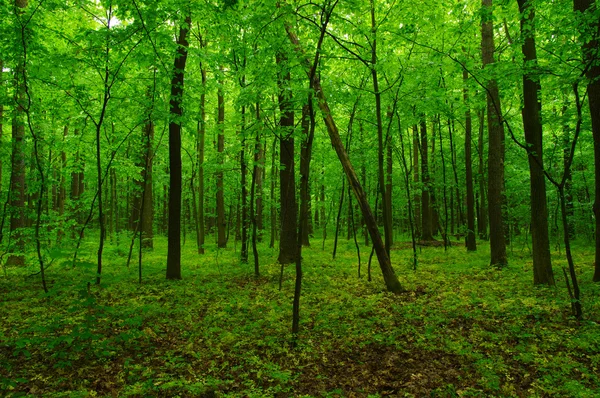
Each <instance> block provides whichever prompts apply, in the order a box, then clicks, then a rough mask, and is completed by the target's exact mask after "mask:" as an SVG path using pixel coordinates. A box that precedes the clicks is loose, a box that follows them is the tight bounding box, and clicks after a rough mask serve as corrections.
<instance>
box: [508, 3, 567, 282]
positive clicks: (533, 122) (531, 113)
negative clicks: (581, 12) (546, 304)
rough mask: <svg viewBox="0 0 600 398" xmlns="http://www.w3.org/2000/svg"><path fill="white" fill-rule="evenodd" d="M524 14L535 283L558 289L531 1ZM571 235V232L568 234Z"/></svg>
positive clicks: (524, 5) (525, 114)
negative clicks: (549, 235) (549, 234)
mask: <svg viewBox="0 0 600 398" xmlns="http://www.w3.org/2000/svg"><path fill="white" fill-rule="evenodd" d="M517 2H518V4H519V12H520V13H521V35H522V36H523V39H524V42H523V46H522V51H523V57H524V61H525V63H526V64H525V66H524V68H525V70H524V74H523V111H522V115H523V127H524V129H525V140H526V141H527V146H528V150H527V153H528V156H527V159H528V161H529V175H530V194H531V238H532V246H533V283H534V284H536V285H537V284H544V285H551V286H554V285H555V282H554V273H553V272H552V262H551V258H550V240H549V237H548V208H547V205H546V203H547V200H546V177H545V176H544V157H543V144H542V139H543V138H542V120H541V115H540V111H541V107H542V106H541V103H540V100H539V97H538V92H540V91H541V89H542V87H541V84H540V81H539V78H537V77H536V76H537V73H538V72H537V70H536V69H537V54H536V47H535V25H534V23H535V22H534V18H535V9H534V7H533V5H532V3H531V1H530V0H517ZM565 232H566V233H568V231H565Z"/></svg>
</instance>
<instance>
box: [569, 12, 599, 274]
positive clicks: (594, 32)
mask: <svg viewBox="0 0 600 398" xmlns="http://www.w3.org/2000/svg"><path fill="white" fill-rule="evenodd" d="M573 5H574V8H575V11H577V12H580V13H585V14H591V13H594V12H596V2H595V1H594V0H573ZM588 20H589V22H588V25H587V26H585V25H584V26H582V29H581V30H582V31H584V32H586V33H587V35H588V36H587V37H585V36H584V37H583V45H582V50H583V59H584V61H585V63H586V64H588V63H590V62H592V61H593V60H595V63H594V64H592V65H591V66H590V68H589V69H588V71H587V74H586V77H587V78H588V80H589V81H588V85H587V94H588V104H589V107H590V117H591V119H592V137H593V139H594V176H595V182H596V188H595V200H594V206H593V210H594V215H595V216H596V217H595V218H596V256H595V270H594V279H593V280H594V282H600V64H598V45H599V43H598V42H599V37H600V21H598V18H595V19H588Z"/></svg>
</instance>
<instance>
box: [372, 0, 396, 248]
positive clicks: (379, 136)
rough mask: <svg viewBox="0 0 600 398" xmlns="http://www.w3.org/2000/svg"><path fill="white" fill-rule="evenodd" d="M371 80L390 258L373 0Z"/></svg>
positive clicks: (385, 229)
mask: <svg viewBox="0 0 600 398" xmlns="http://www.w3.org/2000/svg"><path fill="white" fill-rule="evenodd" d="M371 35H372V38H373V41H372V42H371V78H372V80H373V93H374V94H375V113H376V115H375V116H376V120H377V147H378V149H377V169H378V176H379V178H378V179H379V192H380V195H381V204H382V206H381V207H382V210H383V231H384V235H385V250H386V252H387V255H388V257H389V256H390V247H391V244H392V226H391V214H389V210H390V208H391V206H388V203H387V198H388V197H387V195H386V192H385V188H386V184H385V169H384V162H383V157H384V143H383V121H382V119H381V92H380V91H379V82H378V79H377V78H378V75H377V36H376V35H377V24H376V22H375V0H371Z"/></svg>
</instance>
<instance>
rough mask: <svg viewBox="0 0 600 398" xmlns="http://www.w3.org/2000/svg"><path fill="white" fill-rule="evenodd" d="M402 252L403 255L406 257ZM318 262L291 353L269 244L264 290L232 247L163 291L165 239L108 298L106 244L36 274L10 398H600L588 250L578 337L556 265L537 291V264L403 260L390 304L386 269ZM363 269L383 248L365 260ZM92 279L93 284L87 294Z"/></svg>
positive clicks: (17, 280) (117, 255) (10, 293)
mask: <svg viewBox="0 0 600 398" xmlns="http://www.w3.org/2000/svg"><path fill="white" fill-rule="evenodd" d="M402 246H403V245H402V244H401V245H399V247H402ZM330 247H331V242H329V241H328V242H326V248H327V252H324V251H322V250H321V244H320V242H318V243H317V242H316V241H315V242H314V247H312V248H308V249H305V250H304V261H303V266H304V284H303V294H302V300H301V324H300V329H301V331H300V336H299V344H298V346H297V347H296V348H291V347H290V341H291V336H290V335H289V331H290V326H291V306H292V296H293V283H294V279H293V278H294V274H293V272H294V269H293V267H292V266H290V267H287V268H286V269H285V273H284V279H283V286H282V290H281V291H280V290H279V266H278V265H277V264H275V258H276V252H275V251H273V250H272V249H268V248H267V247H266V246H262V247H261V250H260V253H261V265H262V266H261V272H262V276H261V277H260V278H255V277H254V276H253V266H252V265H250V264H248V265H245V264H239V261H238V258H239V253H236V252H235V251H234V249H233V248H231V249H225V250H219V251H217V249H216V247H211V246H210V245H209V247H208V248H207V249H208V250H207V253H208V254H206V255H204V256H202V257H201V256H198V255H196V254H195V253H194V250H193V247H192V244H191V243H189V242H188V245H187V246H186V247H185V248H184V252H183V257H182V258H183V261H182V263H183V266H182V269H183V280H182V281H177V282H173V281H166V280H165V278H164V268H165V261H166V260H165V257H166V240H163V239H160V238H159V239H157V240H156V248H155V250H154V251H153V252H148V253H145V257H144V280H143V283H142V284H141V285H139V284H138V283H137V268H136V267H137V263H136V262H135V261H134V262H132V265H131V268H129V269H128V268H126V266H125V264H126V253H124V249H120V248H117V247H115V246H110V247H109V248H108V250H107V252H106V253H107V255H106V257H105V262H106V264H105V268H104V269H105V273H104V275H103V282H102V285H101V286H100V287H97V286H95V285H94V284H93V280H94V277H95V274H94V273H95V265H94V264H93V263H92V261H91V260H92V258H93V255H94V253H95V248H94V247H93V246H89V247H85V248H84V249H85V253H89V258H88V259H84V261H82V262H81V263H80V264H79V265H78V266H77V267H76V268H75V269H72V268H71V266H70V264H69V263H68V261H67V260H65V262H62V263H61V262H60V261H56V262H55V263H53V264H52V266H51V267H50V268H49V269H48V275H47V278H48V280H49V284H50V293H48V294H44V293H43V291H42V290H41V286H40V284H39V280H38V279H39V276H31V274H33V273H35V272H36V265H35V264H33V265H32V266H31V267H28V268H26V269H14V268H8V269H5V270H4V271H5V272H4V275H3V276H2V277H1V278H0V297H1V301H0V303H1V304H0V314H1V316H2V321H1V322H0V395H5V396H14V397H16V396H27V395H30V396H44V397H88V396H122V397H143V396H165V397H175V396H181V397H213V396H217V397H221V396H222V397H241V396H249V397H273V396H279V397H286V396H317V397H320V396H322V397H337V396H347V397H353V396H355V397H379V396H400V397H402V396H415V397H423V396H432V397H455V396H464V397H468V396H507V397H511V396H540V397H542V396H556V397H566V396H569V397H595V396H600V285H598V284H595V285H594V284H593V283H592V282H590V281H591V276H592V272H593V268H592V257H593V251H592V249H591V248H586V247H576V248H575V250H574V254H575V256H576V257H575V261H576V265H577V267H578V269H577V270H578V276H579V277H580V281H581V289H582V297H583V308H584V320H583V321H582V322H581V323H580V324H577V323H576V321H575V320H574V319H573V318H572V316H571V314H570V302H569V298H568V294H567V291H566V286H565V281H564V278H563V275H562V270H561V268H560V267H561V266H564V265H565V262H564V261H563V260H562V258H563V257H562V256H561V255H560V254H559V253H558V252H555V253H554V269H555V274H556V276H557V283H558V286H557V288H547V287H533V286H532V280H533V277H532V269H531V268H532V265H531V259H530V254H529V252H528V249H527V248H526V247H525V246H522V245H519V244H515V246H514V248H513V249H514V250H513V251H512V254H511V257H510V266H509V267H508V268H506V269H503V270H496V269H492V268H490V267H489V266H488V262H489V248H488V247H486V246H481V245H480V248H479V251H478V252H477V253H469V254H467V253H466V251H465V249H464V247H458V246H455V247H452V248H450V249H449V250H448V252H445V251H444V249H443V248H436V247H429V248H424V249H422V251H421V253H420V257H419V267H418V269H417V270H416V271H413V270H411V265H410V255H411V253H410V251H409V250H407V249H400V248H399V249H397V250H394V251H393V253H392V260H393V265H394V267H395V270H396V272H397V273H398V275H399V277H400V280H401V282H402V283H403V285H404V287H405V288H406V289H407V292H406V293H404V294H401V295H392V294H389V293H387V292H385V289H384V285H383V282H382V280H381V277H380V275H379V269H378V266H377V264H376V262H374V263H373V270H372V275H373V280H372V281H371V282H368V281H367V278H366V275H367V269H366V264H363V269H362V277H361V278H360V279H359V278H358V277H357V260H356V254H355V252H354V248H353V243H351V242H346V241H345V240H344V241H342V244H341V247H340V248H338V256H337V258H336V259H335V260H331V255H330ZM362 253H363V262H364V263H366V259H367V258H368V249H366V248H364V247H363V248H362ZM88 281H90V282H92V284H91V285H89V286H88Z"/></svg>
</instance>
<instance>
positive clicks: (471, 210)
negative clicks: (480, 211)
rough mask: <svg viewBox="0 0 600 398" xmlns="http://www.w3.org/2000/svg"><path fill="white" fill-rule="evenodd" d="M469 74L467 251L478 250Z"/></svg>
mask: <svg viewBox="0 0 600 398" xmlns="http://www.w3.org/2000/svg"><path fill="white" fill-rule="evenodd" d="M468 78H469V73H468V72H467V71H466V70H463V80H464V81H465V87H464V88H463V98H464V101H465V105H466V107H467V109H466V110H465V170H466V173H465V179H466V185H467V239H466V242H467V251H475V250H477V241H476V239H475V193H474V191H473V165H472V159H471V132H472V121H471V108H470V107H469V92H468V88H467V85H466V83H467V80H468Z"/></svg>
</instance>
